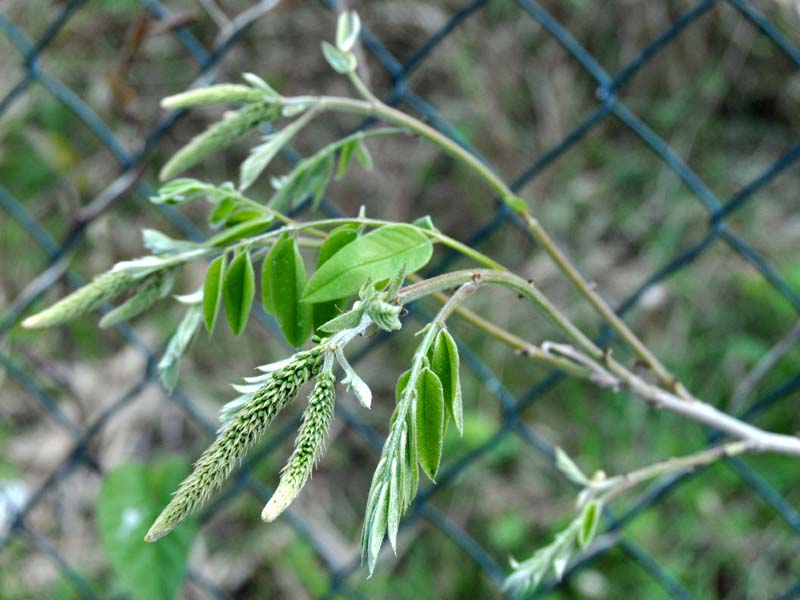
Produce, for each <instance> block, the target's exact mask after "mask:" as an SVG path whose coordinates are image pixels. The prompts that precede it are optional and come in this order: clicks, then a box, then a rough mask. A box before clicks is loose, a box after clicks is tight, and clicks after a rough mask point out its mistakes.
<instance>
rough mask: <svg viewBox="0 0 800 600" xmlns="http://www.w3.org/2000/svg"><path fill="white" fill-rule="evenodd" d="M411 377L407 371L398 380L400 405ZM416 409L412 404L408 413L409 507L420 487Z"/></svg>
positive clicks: (405, 486) (407, 496)
mask: <svg viewBox="0 0 800 600" xmlns="http://www.w3.org/2000/svg"><path fill="white" fill-rule="evenodd" d="M410 377H411V369H409V370H408V371H405V372H404V373H402V374H401V375H400V377H398V378H397V387H396V390H395V397H396V398H397V402H398V404H399V403H400V398H402V397H403V392H405V389H406V386H407V385H408V379H409V378H410ZM416 422H417V419H416V408H415V405H414V404H413V403H412V404H411V407H410V410H409V411H408V412H407V413H406V432H407V435H408V438H407V440H406V457H405V460H406V469H405V470H404V472H405V474H406V477H407V481H405V482H404V484H403V489H404V490H405V492H406V497H405V504H406V506H409V505H410V504H411V502H413V501H414V498H415V497H416V496H417V487H418V486H419V467H418V460H419V455H418V451H417V425H416Z"/></svg>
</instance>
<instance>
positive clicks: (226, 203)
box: [208, 197, 236, 229]
mask: <svg viewBox="0 0 800 600" xmlns="http://www.w3.org/2000/svg"><path fill="white" fill-rule="evenodd" d="M235 208H236V202H235V201H234V200H233V198H230V197H228V198H223V199H222V200H221V201H220V202H219V203H218V204H217V205H216V206H215V207H214V210H212V211H211V214H210V215H208V226H209V227H211V229H219V228H220V227H222V226H223V225H224V224H225V222H226V221H227V220H228V217H229V216H230V215H231V213H232V212H233V211H234V209H235Z"/></svg>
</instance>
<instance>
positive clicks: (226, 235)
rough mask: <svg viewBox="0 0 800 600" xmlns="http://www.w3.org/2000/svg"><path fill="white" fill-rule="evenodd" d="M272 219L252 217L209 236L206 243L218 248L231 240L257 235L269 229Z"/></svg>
mask: <svg viewBox="0 0 800 600" xmlns="http://www.w3.org/2000/svg"><path fill="white" fill-rule="evenodd" d="M272 221H274V219H273V218H272V217H262V218H260V219H252V220H250V221H245V222H244V223H239V224H238V225H234V226H233V227H230V228H229V229H226V230H225V231H221V232H220V233H218V234H217V235H215V236H214V237H212V238H210V239H209V240H208V241H207V242H206V245H207V246H212V247H217V248H220V247H222V246H227V245H228V244H230V243H231V242H236V241H238V240H241V239H244V238H246V237H250V236H253V235H258V234H259V233H262V232H264V231H266V230H267V229H269V227H270V225H272Z"/></svg>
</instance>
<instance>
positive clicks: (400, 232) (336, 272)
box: [303, 225, 433, 302]
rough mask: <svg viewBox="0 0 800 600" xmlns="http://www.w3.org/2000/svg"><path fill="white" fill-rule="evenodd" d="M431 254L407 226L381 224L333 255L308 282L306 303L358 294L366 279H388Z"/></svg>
mask: <svg viewBox="0 0 800 600" xmlns="http://www.w3.org/2000/svg"><path fill="white" fill-rule="evenodd" d="M432 254H433V244H431V241H430V240H429V239H428V237H427V236H426V235H425V234H423V233H421V232H420V231H418V230H417V229H416V228H414V227H412V226H411V225H385V226H383V227H380V228H378V229H375V230H374V231H371V232H369V233H368V234H367V235H365V236H362V237H360V238H358V239H357V240H355V241H354V242H352V243H350V244H348V245H346V246H345V247H344V248H342V249H341V250H339V251H338V252H337V253H336V254H334V255H333V256H332V257H331V258H330V260H328V261H327V262H326V263H325V264H324V265H322V267H321V268H320V269H318V270H317V272H316V273H314V276H313V277H312V278H311V280H310V281H309V282H308V286H307V287H306V289H305V293H304V294H303V300H305V301H306V302H325V301H327V300H336V299H337V298H345V297H347V296H351V295H353V294H355V293H356V292H358V290H359V289H360V288H361V286H362V285H363V284H364V282H366V281H367V280H370V281H382V280H384V279H388V278H390V277H392V276H393V275H394V274H395V273H396V272H397V271H398V270H399V269H400V268H402V267H403V265H404V264H405V266H406V270H407V272H408V273H413V272H414V271H417V270H418V269H420V268H422V267H423V266H425V264H427V262H428V261H429V260H430V258H431V255H432Z"/></svg>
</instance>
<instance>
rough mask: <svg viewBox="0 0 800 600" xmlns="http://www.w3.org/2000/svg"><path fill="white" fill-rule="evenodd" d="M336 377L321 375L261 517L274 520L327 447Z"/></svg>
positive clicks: (301, 485) (294, 495)
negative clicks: (290, 452)
mask: <svg viewBox="0 0 800 600" xmlns="http://www.w3.org/2000/svg"><path fill="white" fill-rule="evenodd" d="M335 383H336V379H335V378H334V376H333V374H332V373H330V372H325V373H323V374H322V375H320V376H319V378H318V379H317V383H316V384H315V385H314V389H313V391H312V392H311V395H310V396H309V399H308V407H307V408H306V410H305V412H304V413H303V423H302V424H301V425H300V429H299V430H298V432H297V439H296V440H295V444H294V451H293V452H292V455H291V456H290V457H289V462H288V463H287V464H286V467H284V469H283V472H282V473H281V480H280V483H279V484H278V488H277V489H276V490H275V493H274V494H273V495H272V498H270V499H269V502H267V504H266V506H265V507H264V510H263V511H262V512H261V518H262V519H264V520H265V521H274V520H275V519H276V518H277V517H278V516H279V515H280V514H281V513H282V512H283V511H284V510H286V508H287V507H288V506H289V505H290V504H291V503H292V501H293V500H294V499H295V498H296V497H297V495H298V494H299V493H300V490H302V489H303V486H304V485H305V484H306V481H308V478H309V477H310V476H311V471H312V470H313V468H314V466H315V465H316V464H317V462H318V461H319V459H320V457H321V456H322V453H323V451H324V450H325V435H326V434H327V433H328V428H329V427H330V424H331V421H332V420H333V406H334V402H335V398H336V392H335Z"/></svg>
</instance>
